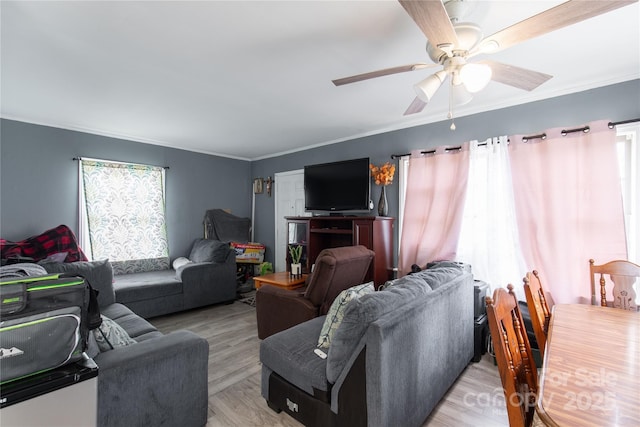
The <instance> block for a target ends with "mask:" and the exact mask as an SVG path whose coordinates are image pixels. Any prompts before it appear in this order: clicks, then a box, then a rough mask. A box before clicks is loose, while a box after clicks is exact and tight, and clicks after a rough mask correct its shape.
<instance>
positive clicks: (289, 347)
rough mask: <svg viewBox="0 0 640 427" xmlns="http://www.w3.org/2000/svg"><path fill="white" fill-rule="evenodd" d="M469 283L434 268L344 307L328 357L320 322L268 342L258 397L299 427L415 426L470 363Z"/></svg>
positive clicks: (455, 271)
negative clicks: (320, 347) (321, 345)
mask: <svg viewBox="0 0 640 427" xmlns="http://www.w3.org/2000/svg"><path fill="white" fill-rule="evenodd" d="M473 285H474V281H473V276H472V274H471V273H470V272H468V271H465V270H464V268H462V267H461V266H458V265H454V264H452V263H441V264H439V265H438V266H436V267H433V268H431V269H428V270H424V271H422V272H419V273H416V274H412V275H410V276H405V277H403V278H400V279H398V280H396V281H394V282H393V283H392V284H391V285H390V286H388V287H387V288H385V289H384V290H382V291H378V292H372V293H369V294H366V295H363V296H361V297H360V298H358V299H356V300H353V301H351V302H349V303H348V304H347V306H346V309H345V312H344V318H343V320H342V322H341V323H340V325H339V326H338V328H337V329H336V331H335V335H334V336H333V340H332V342H331V346H330V347H329V349H328V357H327V358H326V359H322V358H320V357H318V356H317V355H316V354H315V353H314V350H315V349H316V345H317V342H318V336H319V334H320V330H321V328H322V325H323V322H324V318H325V316H321V317H318V318H315V319H313V320H309V321H307V322H304V323H302V324H299V325H297V326H294V327H292V328H290V329H287V330H284V331H282V332H279V333H277V334H275V335H272V336H270V337H268V338H266V339H265V340H264V341H262V342H261V345H260V360H261V362H262V395H263V397H264V398H265V399H266V400H267V403H268V405H269V406H270V407H271V408H272V409H274V410H276V411H280V410H284V411H286V412H287V413H288V414H289V415H291V416H292V417H294V418H296V419H297V420H298V421H300V422H302V423H303V424H305V425H318V426H332V425H344V426H347V425H348V426H359V425H362V426H364V425H369V426H419V425H421V424H422V423H423V422H424V421H425V419H426V418H427V416H428V415H429V414H430V413H431V411H432V410H433V408H434V407H435V406H436V405H437V403H438V402H439V401H440V399H441V398H442V396H443V395H444V394H445V393H446V391H447V390H448V389H449V387H450V386H451V385H452V384H453V382H454V381H455V380H456V378H458V376H459V375H460V373H461V372H462V371H463V370H464V368H465V367H466V366H467V364H468V363H469V362H470V361H471V359H472V358H473V332H474V320H473V315H474V311H473V308H474V301H473V299H474V287H473Z"/></svg>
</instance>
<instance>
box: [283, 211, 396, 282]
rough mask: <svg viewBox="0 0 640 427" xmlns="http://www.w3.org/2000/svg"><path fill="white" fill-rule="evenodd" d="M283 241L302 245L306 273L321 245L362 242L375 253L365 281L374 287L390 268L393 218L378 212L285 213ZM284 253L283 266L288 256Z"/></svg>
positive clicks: (388, 274)
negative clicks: (365, 213)
mask: <svg viewBox="0 0 640 427" xmlns="http://www.w3.org/2000/svg"><path fill="white" fill-rule="evenodd" d="M285 219H286V220H287V230H288V236H287V242H289V244H291V245H296V244H297V245H301V246H302V248H303V249H302V254H303V255H302V260H301V263H302V272H303V273H309V272H310V271H311V266H312V265H313V263H314V262H315V260H316V258H317V257H318V254H319V253H320V252H321V251H322V250H323V249H328V248H337V247H340V246H356V245H362V246H364V247H366V248H368V249H371V250H372V251H374V252H375V253H376V255H375V258H374V260H373V262H372V264H371V267H369V272H368V273H367V276H366V278H365V280H366V281H369V280H373V281H374V283H375V285H376V287H377V286H379V285H382V284H384V283H385V282H386V281H387V280H389V279H390V278H391V272H392V269H393V261H392V257H393V222H394V219H393V218H389V217H380V216H355V215H354V216H346V215H344V214H340V215H331V216H321V217H319V216H316V217H285ZM286 253H287V269H288V268H289V264H290V263H291V260H290V259H289V251H288V250H287V251H286Z"/></svg>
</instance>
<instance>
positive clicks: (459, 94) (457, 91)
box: [451, 85, 473, 106]
mask: <svg viewBox="0 0 640 427" xmlns="http://www.w3.org/2000/svg"><path fill="white" fill-rule="evenodd" d="M451 91H452V93H453V99H452V102H453V105H456V106H460V105H466V104H468V103H470V102H471V100H473V95H472V94H471V93H469V91H468V90H467V89H466V88H465V87H464V85H458V86H451Z"/></svg>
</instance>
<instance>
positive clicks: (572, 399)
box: [537, 304, 640, 427]
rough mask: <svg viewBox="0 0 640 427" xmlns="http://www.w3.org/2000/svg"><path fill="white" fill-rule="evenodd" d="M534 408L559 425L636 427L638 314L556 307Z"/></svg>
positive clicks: (639, 413) (639, 418) (639, 416)
mask: <svg viewBox="0 0 640 427" xmlns="http://www.w3.org/2000/svg"><path fill="white" fill-rule="evenodd" d="M537 410H538V413H539V414H540V416H541V418H542V420H543V421H545V422H546V423H547V424H549V425H558V426H572V427H573V426H593V427H603V426H640V313H638V312H631V311H625V310H621V309H616V308H609V307H600V306H593V305H580V304H559V305H555V306H554V308H553V311H552V315H551V323H550V325H549V334H548V336H547V346H546V350H545V354H544V361H543V366H542V372H541V375H540V378H539V388H538V401H537Z"/></svg>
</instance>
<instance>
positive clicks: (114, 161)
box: [71, 157, 169, 169]
mask: <svg viewBox="0 0 640 427" xmlns="http://www.w3.org/2000/svg"><path fill="white" fill-rule="evenodd" d="M71 160H74V161H78V160H82V157H74V158H73V159H71ZM95 160H98V161H99V160H103V161H105V162H111V163H128V162H121V161H119V160H106V159H95ZM133 164H138V165H142V166H151V167H154V168H162V169H169V166H156V165H145V164H143V163H133Z"/></svg>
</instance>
